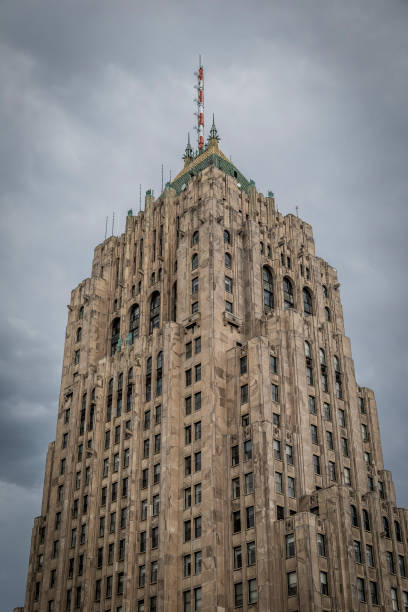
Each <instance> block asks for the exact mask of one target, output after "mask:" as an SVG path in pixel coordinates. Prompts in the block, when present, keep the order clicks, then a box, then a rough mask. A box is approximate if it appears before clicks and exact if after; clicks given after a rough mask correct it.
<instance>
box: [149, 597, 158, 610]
mask: <svg viewBox="0 0 408 612" xmlns="http://www.w3.org/2000/svg"><path fill="white" fill-rule="evenodd" d="M150 612H157V597H156V595H154V597H151V598H150Z"/></svg>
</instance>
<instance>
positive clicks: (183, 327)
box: [24, 123, 408, 612]
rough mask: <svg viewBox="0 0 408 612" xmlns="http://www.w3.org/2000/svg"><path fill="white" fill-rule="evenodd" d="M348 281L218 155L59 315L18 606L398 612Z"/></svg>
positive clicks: (377, 447) (98, 261) (392, 504)
mask: <svg viewBox="0 0 408 612" xmlns="http://www.w3.org/2000/svg"><path fill="white" fill-rule="evenodd" d="M339 287H340V285H339V282H338V278H337V274H336V270H335V269H334V268H332V267H331V266H330V265H329V264H328V263H327V262H325V261H324V260H322V259H321V258H320V257H318V256H316V255H315V252H314V242H313V235H312V228H311V227H310V225H308V224H307V223H305V222H304V221H302V220H301V219H299V218H298V217H296V216H294V215H291V214H289V215H286V216H283V215H282V214H281V213H279V212H277V211H276V209H275V201H274V196H273V193H272V192H269V193H268V195H267V197H265V196H264V195H262V194H261V193H259V192H258V191H257V189H256V186H255V183H254V182H253V181H251V180H247V179H246V178H245V176H244V175H243V174H241V172H240V171H239V170H238V169H237V168H236V167H235V166H234V165H233V164H232V163H231V161H230V160H228V158H227V157H226V156H225V155H224V154H223V153H222V151H221V150H220V148H219V136H218V133H217V130H216V127H215V124H214V123H213V125H212V128H211V131H210V135H209V139H208V143H207V146H206V147H204V146H203V147H202V148H201V149H200V152H199V153H198V154H197V155H196V154H194V152H193V150H192V147H191V145H190V141H188V144H187V147H186V150H185V155H184V167H183V169H182V170H181V171H180V172H179V174H178V175H177V176H176V177H175V179H174V180H173V181H172V182H171V183H168V184H167V185H166V186H165V188H164V190H163V192H162V193H161V195H160V196H159V197H158V198H157V199H156V200H155V199H154V197H153V195H152V193H151V192H150V191H148V192H146V200H145V209H144V211H142V212H139V213H138V214H136V215H133V214H132V211H129V214H128V216H127V218H126V229H125V232H124V234H122V235H121V236H120V237H115V236H111V237H109V238H107V239H106V240H105V241H104V242H103V243H102V244H100V245H98V246H97V247H96V249H95V254H94V259H93V263H92V274H91V277H90V278H88V279H85V280H84V281H83V282H82V283H80V285H79V286H78V287H77V288H76V289H74V290H73V292H72V295H71V301H70V304H69V307H68V323H67V329H66V341H65V348H64V360H63V371H62V380H61V392H60V398H59V406H58V421H57V431H56V439H55V442H52V443H51V444H50V446H49V450H48V455H47V463H46V471H45V480H44V493H43V502H42V508H41V515H40V516H39V517H37V518H36V519H35V521H34V528H33V535H32V544H31V553H30V562H29V571H28V581H27V592H26V601H25V608H24V610H26V611H27V612H28V611H29V612H40V611H41V612H65V611H68V610H77V609H80V610H83V611H87V612H88V611H93V612H94V611H95V612H96V611H98V612H107V611H109V612H179V611H182V612H192V611H198V610H202V611H205V612H210V611H211V612H227V611H229V610H234V609H235V608H243V609H244V610H259V611H262V612H269V611H271V612H272V611H286V610H288V611H291V612H294V611H302V612H308V611H312V610H322V611H329V610H338V611H342V612H350V611H351V610H353V611H354V610H377V609H378V606H380V609H381V606H382V609H383V610H405V611H407V610H408V580H407V578H406V563H407V562H408V557H407V554H408V551H407V514H406V510H404V509H400V508H397V507H396V500H395V492H394V487H393V483H392V479H391V475H390V473H389V472H387V471H386V470H384V465H383V460H382V451H381V441H380V433H379V426H378V419H377V409H376V404H375V399H374V394H373V392H372V391H371V390H369V389H367V388H364V387H362V386H360V385H359V384H358V383H357V382H356V377H355V373H354V366H353V360H352V355H351V348H350V341H349V339H348V338H347V337H346V335H345V332H344V325H343V316H342V307H341V301H340V291H339Z"/></svg>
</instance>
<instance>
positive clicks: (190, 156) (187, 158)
mask: <svg viewBox="0 0 408 612" xmlns="http://www.w3.org/2000/svg"><path fill="white" fill-rule="evenodd" d="M183 159H184V165H185V166H187V164H189V163H190V162H191V160H192V159H194V154H193V149H192V148H191V144H190V132H189V133H188V137H187V146H186V150H185V152H184V155H183Z"/></svg>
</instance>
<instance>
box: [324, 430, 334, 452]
mask: <svg viewBox="0 0 408 612" xmlns="http://www.w3.org/2000/svg"><path fill="white" fill-rule="evenodd" d="M326 442H327V448H328V449H329V450H334V443H333V434H332V432H331V431H326Z"/></svg>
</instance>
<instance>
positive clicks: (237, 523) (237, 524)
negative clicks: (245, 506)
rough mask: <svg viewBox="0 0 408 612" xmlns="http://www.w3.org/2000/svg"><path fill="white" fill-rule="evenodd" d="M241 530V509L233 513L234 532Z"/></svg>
mask: <svg viewBox="0 0 408 612" xmlns="http://www.w3.org/2000/svg"><path fill="white" fill-rule="evenodd" d="M239 531H241V511H240V510H235V512H233V513H232V533H238V532H239Z"/></svg>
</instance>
